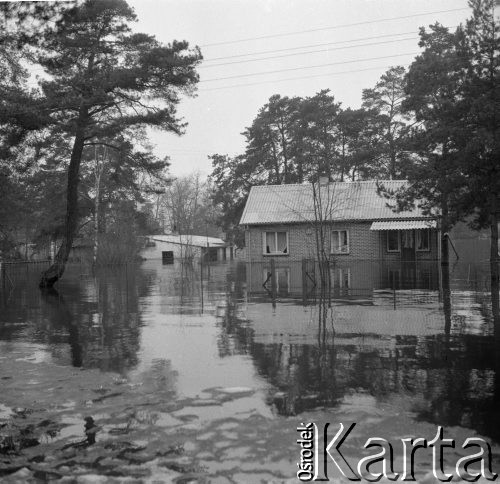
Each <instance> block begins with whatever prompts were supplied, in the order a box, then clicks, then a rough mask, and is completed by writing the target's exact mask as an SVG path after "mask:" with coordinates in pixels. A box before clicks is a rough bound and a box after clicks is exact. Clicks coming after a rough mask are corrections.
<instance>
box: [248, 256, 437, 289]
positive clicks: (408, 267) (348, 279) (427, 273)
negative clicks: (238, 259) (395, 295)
mask: <svg viewBox="0 0 500 484" xmlns="http://www.w3.org/2000/svg"><path fill="white" fill-rule="evenodd" d="M273 265H274V273H275V275H274V278H275V289H276V295H277V296H278V297H288V296H291V297H307V298H309V297H312V296H314V294H315V292H316V289H317V288H318V286H319V284H320V281H319V267H318V263H317V262H315V261H314V260H303V261H297V262H292V261H289V262H287V261H283V260H280V259H273V263H272V262H271V260H266V261H259V262H247V264H246V268H247V270H246V273H247V285H248V290H249V292H250V293H252V294H254V295H258V294H266V293H270V292H271V290H272V286H273V284H272V282H273V281H272V277H273V276H272V272H273V267H272V266H273ZM439 280H440V264H439V263H438V262H437V261H419V262H404V261H384V260H382V261H366V260H358V261H349V262H343V261H339V262H332V263H331V265H330V292H331V295H332V297H334V298H335V297H340V296H341V297H351V298H353V299H356V298H365V297H373V296H374V295H375V294H376V293H377V291H380V290H394V289H395V290H404V289H419V290H427V291H434V292H436V291H438V289H439Z"/></svg>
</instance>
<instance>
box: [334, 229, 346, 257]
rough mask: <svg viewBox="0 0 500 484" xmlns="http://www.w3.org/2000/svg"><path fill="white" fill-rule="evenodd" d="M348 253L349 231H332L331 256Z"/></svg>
mask: <svg viewBox="0 0 500 484" xmlns="http://www.w3.org/2000/svg"><path fill="white" fill-rule="evenodd" d="M348 253H349V231H348V230H334V231H332V254H348Z"/></svg>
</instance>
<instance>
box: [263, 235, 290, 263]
mask: <svg viewBox="0 0 500 484" xmlns="http://www.w3.org/2000/svg"><path fill="white" fill-rule="evenodd" d="M279 232H282V233H283V232H284V233H285V234H286V252H267V244H266V242H267V240H266V237H267V234H274V246H275V247H278V233H279ZM262 255H267V256H279V257H282V256H287V255H290V241H289V239H288V230H264V231H263V232H262Z"/></svg>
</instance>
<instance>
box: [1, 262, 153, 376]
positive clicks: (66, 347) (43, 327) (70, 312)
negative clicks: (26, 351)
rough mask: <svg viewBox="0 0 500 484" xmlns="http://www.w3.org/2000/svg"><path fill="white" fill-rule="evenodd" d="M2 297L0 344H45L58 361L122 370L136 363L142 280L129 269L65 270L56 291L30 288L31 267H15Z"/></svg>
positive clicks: (32, 282) (33, 272) (34, 271)
mask: <svg viewBox="0 0 500 484" xmlns="http://www.w3.org/2000/svg"><path fill="white" fill-rule="evenodd" d="M18 270H21V271H22V272H23V274H22V275H23V276H24V277H21V274H19V273H15V272H13V273H11V275H12V280H13V284H12V287H11V288H9V292H8V293H6V292H4V293H3V311H2V314H1V315H0V340H23V341H29V342H31V343H41V344H44V345H46V347H47V349H48V350H49V351H50V352H51V354H52V356H53V357H54V358H55V359H56V360H57V361H59V362H62V363H64V362H66V361H68V360H70V361H71V363H72V364H73V366H76V367H83V368H100V369H102V370H109V371H117V372H121V371H125V370H126V369H127V368H131V367H133V366H134V365H136V364H137V352H138V349H139V341H140V326H141V315H140V311H139V298H140V296H141V295H142V294H145V293H146V292H147V291H148V287H149V286H148V284H149V283H150V282H151V280H149V281H148V278H147V276H146V277H145V275H144V274H141V272H138V271H136V270H135V269H134V270H132V269H131V268H130V267H128V268H127V267H121V268H113V270H107V271H101V272H98V273H97V274H95V275H91V274H89V273H83V274H82V273H81V268H80V267H78V268H70V269H69V271H68V274H67V277H66V280H65V281H64V284H63V285H61V287H60V288H59V290H55V289H52V290H46V291H38V290H36V280H37V276H38V271H37V269H36V268H28V270H26V269H25V268H24V267H22V268H21V267H19V268H18Z"/></svg>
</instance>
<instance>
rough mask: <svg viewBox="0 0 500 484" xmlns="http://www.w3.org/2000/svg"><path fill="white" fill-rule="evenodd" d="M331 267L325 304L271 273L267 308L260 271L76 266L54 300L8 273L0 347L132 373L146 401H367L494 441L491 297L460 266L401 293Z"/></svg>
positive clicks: (422, 278)
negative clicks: (229, 391) (14, 344)
mask: <svg viewBox="0 0 500 484" xmlns="http://www.w3.org/2000/svg"><path fill="white" fill-rule="evenodd" d="M282 269H284V268H282ZM306 269H307V267H306ZM337 269H339V271H337V273H335V274H336V275H335V276H334V277H335V281H334V284H333V286H332V287H334V288H336V289H335V290H336V292H334V294H333V297H332V298H328V300H323V301H321V300H314V299H313V297H312V296H310V295H309V294H310V291H309V289H310V287H308V288H307V294H308V297H307V298H306V299H307V300H306V301H304V298H303V293H302V291H299V292H298V293H297V294H298V296H297V297H295V294H294V291H291V290H290V288H291V286H292V284H291V282H292V281H293V280H294V279H293V278H294V277H295V275H296V276H297V277H300V278H302V276H303V273H302V268H301V267H299V268H293V267H289V269H288V272H287V271H286V270H281V272H280V273H279V275H278V280H277V283H276V285H277V288H278V292H279V293H278V294H277V295H276V297H274V298H273V297H271V296H269V295H267V293H266V291H265V289H263V288H262V287H261V288H260V291H258V294H255V287H256V286H255V284H257V283H255V284H254V282H255V281H256V280H257V279H259V280H260V279H261V278H262V277H265V276H266V275H267V274H266V273H264V270H262V271H261V270H260V268H259V269H256V268H255V267H251V268H249V267H248V266H246V265H245V264H232V265H225V264H218V265H213V266H204V267H200V266H199V265H196V264H194V265H191V266H188V265H174V266H161V265H159V266H156V265H154V264H152V263H149V264H144V265H142V266H137V267H135V266H128V267H122V268H115V269H112V270H102V271H100V272H98V273H97V274H90V273H88V272H85V270H84V269H82V268H76V269H75V270H73V272H71V271H70V272H69V273H68V276H67V277H66V279H65V281H64V283H62V284H61V285H60V287H59V289H58V292H56V291H50V292H49V291H47V292H40V291H39V290H38V289H37V288H36V279H37V278H36V275H35V273H33V274H29V273H28V274H26V273H23V274H18V275H17V276H14V275H13V282H14V285H13V289H12V288H11V289H9V290H8V291H4V292H3V293H2V302H1V307H2V312H1V315H0V340H3V341H19V342H31V343H39V344H42V345H44V346H45V348H46V349H47V351H49V352H50V354H51V356H52V358H53V359H54V360H55V361H56V362H58V363H66V364H72V365H73V366H76V367H82V368H92V367H94V368H100V369H102V370H105V371H116V372H120V373H127V374H133V375H135V376H136V377H137V378H141V379H142V383H143V384H144V385H145V386H144V388H147V389H148V391H150V392H152V393H154V392H170V393H172V392H173V391H174V389H175V392H177V393H176V395H178V396H179V397H180V396H186V395H190V396H197V395H199V394H202V393H203V392H204V391H205V390H207V389H209V388H215V387H222V386H231V385H234V386H248V387H249V388H253V389H254V390H256V391H257V394H256V395H257V396H256V397H255V398H257V399H258V398H262V402H263V403H262V404H263V405H267V407H268V408H270V409H272V410H273V411H274V412H275V413H276V414H278V415H284V416H289V415H297V414H300V413H301V412H304V411H307V410H312V409H317V408H327V409H330V408H339V407H340V406H342V405H346V404H351V403H352V402H365V403H364V404H365V405H366V406H367V408H368V411H373V413H374V414H376V412H377V409H378V407H379V406H381V405H384V408H391V409H392V411H393V412H394V414H397V413H401V412H406V413H407V414H408V415H410V416H412V418H414V419H416V420H423V421H428V422H432V423H435V424H436V425H437V424H439V425H444V426H460V427H467V428H473V429H474V430H475V431H477V432H479V433H481V434H483V435H487V436H489V437H491V438H493V439H495V440H497V441H500V425H499V424H500V422H499V416H498V415H499V413H498V410H497V409H498V408H499V406H498V404H499V403H500V402H499V400H500V357H499V352H498V351H496V348H498V343H499V341H500V329H499V328H500V324H499V321H500V317H499V301H498V297H495V295H496V294H497V293H495V291H494V292H493V296H491V294H490V293H489V292H487V291H484V290H482V288H483V282H482V281H483V280H481V281H480V282H479V283H478V281H477V280H476V281H473V280H472V279H470V280H467V281H465V278H463V279H462V278H461V277H457V274H459V275H460V276H462V275H463V274H467V277H470V274H471V273H472V271H471V270H468V271H467V270H464V268H450V271H451V274H449V273H447V272H441V273H440V272H439V271H440V269H439V268H434V269H432V270H431V268H430V266H427V267H421V268H416V269H415V268H414V269H415V270H413V272H411V278H413V279H412V280H413V281H414V285H413V287H411V284H410V283H409V282H408V280H407V279H405V280H403V279H401V280H399V282H394V281H396V276H395V275H394V272H390V270H389V269H387V267H384V269H383V270H382V273H380V274H378V275H377V270H378V269H380V267H371V268H370V269H369V270H367V271H366V273H367V274H369V275H370V278H371V279H370V278H369V280H370V281H372V282H370V284H372V283H373V281H374V280H376V281H378V282H377V285H375V286H372V287H371V288H368V286H367V287H362V288H360V290H359V291H356V287H355V286H354V282H355V281H356V277H358V274H359V275H361V274H362V271H361V270H360V269H359V268H358V267H355V266H351V267H350V268H347V267H345V268H342V267H337ZM340 269H342V273H341V272H340ZM347 269H349V271H347ZM358 269H359V270H358ZM23 270H24V269H23ZM402 274H403V272H401V277H403V276H402ZM481 274H483V273H481ZM417 276H418V277H417ZM16 277H17V279H16ZM481 277H482V276H481ZM307 280H308V281H309V282H308V284H309V283H310V281H311V280H312V279H311V278H308V279H307ZM360 280H361V281H363V284H365V282H366V281H365V280H364V279H360ZM439 280H440V281H441V283H440V284H437V283H436V281H439ZM341 281H342V282H341ZM391 281H392V282H391ZM464 281H465V282H464ZM335 283H336V284H337V285H336V286H335ZM391 283H394V284H393V286H391ZM260 284H262V281H260ZM287 284H288V286H287ZM342 284H343V286H342V287H341V285H342ZM287 287H288V289H287ZM477 288H480V289H481V290H480V289H477ZM361 289H362V291H361ZM488 289H489V288H488ZM273 303H274V304H273ZM258 392H260V393H258ZM172 394H173V393H172ZM346 402H347V403H346ZM349 402H351V403H349ZM252 405H255V399H254V400H252Z"/></svg>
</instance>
